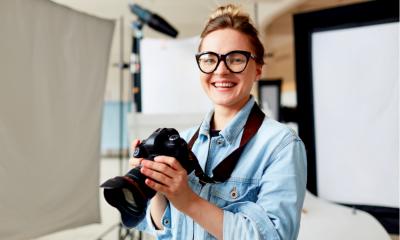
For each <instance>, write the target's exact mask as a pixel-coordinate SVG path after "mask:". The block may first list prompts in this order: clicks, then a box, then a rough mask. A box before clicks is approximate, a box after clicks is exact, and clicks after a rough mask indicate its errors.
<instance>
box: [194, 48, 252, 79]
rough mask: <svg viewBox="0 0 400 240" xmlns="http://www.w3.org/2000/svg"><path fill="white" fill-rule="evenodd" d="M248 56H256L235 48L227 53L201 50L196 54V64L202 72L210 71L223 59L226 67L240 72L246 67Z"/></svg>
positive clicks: (233, 71)
mask: <svg viewBox="0 0 400 240" xmlns="http://www.w3.org/2000/svg"><path fill="white" fill-rule="evenodd" d="M250 58H252V59H255V58H256V56H254V55H252V54H251V53H250V52H247V51H240V50H235V51H231V52H228V53H227V54H218V53H215V52H201V53H198V54H196V61H197V65H198V66H199V69H200V71H202V72H203V73H207V74H208V73H212V72H214V71H215V70H216V69H217V68H218V65H219V64H220V63H221V61H224V63H225V66H226V68H228V70H229V71H230V72H232V73H241V72H243V71H244V70H245V69H246V66H247V63H248V62H249V60H250Z"/></svg>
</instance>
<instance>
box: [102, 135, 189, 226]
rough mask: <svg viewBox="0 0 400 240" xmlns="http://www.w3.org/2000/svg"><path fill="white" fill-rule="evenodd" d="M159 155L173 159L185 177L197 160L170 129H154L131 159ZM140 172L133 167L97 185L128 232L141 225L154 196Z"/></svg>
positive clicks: (152, 157) (150, 158)
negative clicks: (179, 165) (182, 170)
mask: <svg viewBox="0 0 400 240" xmlns="http://www.w3.org/2000/svg"><path fill="white" fill-rule="evenodd" d="M159 155H163V156H170V157H174V158H176V159H177V160H178V161H179V163H180V164H181V165H182V167H183V168H185V170H186V171H187V173H188V174H189V173H190V172H192V171H193V170H194V164H193V161H196V160H197V159H196V157H195V156H194V154H193V153H192V151H191V150H190V149H189V148H188V145H187V143H186V141H185V140H183V139H182V138H181V137H180V136H179V133H178V131H176V130H175V129H173V128H159V129H157V130H156V131H154V132H153V133H152V134H151V135H150V137H148V138H147V139H146V140H144V141H142V142H141V143H140V144H139V146H137V147H136V149H135V150H134V152H133V157H135V158H145V159H148V160H154V158H155V157H156V156H159ZM140 168H141V166H138V167H135V168H133V169H131V170H130V171H129V172H128V173H127V174H125V175H124V176H117V177H114V178H111V179H109V180H107V181H106V182H104V183H103V184H101V185H100V187H102V188H104V198H105V199H106V201H107V202H108V203H109V204H110V205H111V206H113V207H115V208H117V209H118V211H119V212H120V213H121V219H122V223H123V224H124V225H125V226H126V227H129V228H131V227H135V226H136V225H137V224H138V223H139V222H140V221H142V219H143V218H144V217H145V215H146V208H147V205H148V201H149V200H150V199H151V198H152V197H153V196H154V195H155V193H156V192H155V191H154V190H153V189H151V188H150V187H148V186H147V185H146V184H145V183H144V181H145V179H146V178H147V177H146V176H144V175H143V174H142V173H140Z"/></svg>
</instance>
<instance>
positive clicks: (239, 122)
mask: <svg viewBox="0 0 400 240" xmlns="http://www.w3.org/2000/svg"><path fill="white" fill-rule="evenodd" d="M254 103H255V101H254V98H253V96H250V99H249V100H248V101H247V103H246V104H245V105H244V106H243V107H242V109H240V111H239V112H238V113H237V114H236V115H235V116H234V117H233V119H232V120H231V121H230V122H229V123H228V125H226V127H225V128H224V129H222V130H221V132H220V133H219V134H220V135H222V137H224V138H225V139H226V141H227V142H228V143H229V144H230V145H232V144H234V143H235V140H236V139H237V138H238V136H239V134H240V132H241V131H242V129H243V128H244V125H245V124H246V121H247V118H248V116H249V114H250V111H251V109H252V107H253V105H254ZM213 115H214V109H212V110H211V111H209V112H208V113H207V115H206V116H205V118H204V121H203V122H202V124H201V126H200V130H199V136H203V137H210V128H211V119H212V117H213Z"/></svg>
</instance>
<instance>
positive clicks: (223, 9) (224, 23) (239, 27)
mask: <svg viewBox="0 0 400 240" xmlns="http://www.w3.org/2000/svg"><path fill="white" fill-rule="evenodd" d="M225 28H230V29H233V30H236V31H239V32H241V33H243V34H245V35H247V37H248V38H249V40H250V44H251V45H252V47H253V50H254V53H255V55H256V58H255V61H256V62H257V63H258V64H264V46H263V45H262V43H261V41H260V39H259V38H258V31H257V29H256V28H255V27H254V25H253V24H252V23H251V20H250V17H249V14H247V13H245V12H243V11H241V10H240V8H239V7H238V6H236V5H234V4H227V5H223V6H219V7H218V8H217V9H216V10H215V11H214V12H213V13H211V15H210V17H209V19H208V21H207V23H206V26H205V27H204V29H203V31H202V33H201V35H200V38H201V41H200V44H199V49H200V48H201V44H202V42H203V39H204V37H206V36H207V35H208V34H209V33H211V32H213V31H216V30H220V29H225Z"/></svg>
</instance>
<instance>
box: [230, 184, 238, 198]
mask: <svg viewBox="0 0 400 240" xmlns="http://www.w3.org/2000/svg"><path fill="white" fill-rule="evenodd" d="M237 197H238V193H237V191H236V187H233V188H232V190H231V198H233V199H236V198H237Z"/></svg>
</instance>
